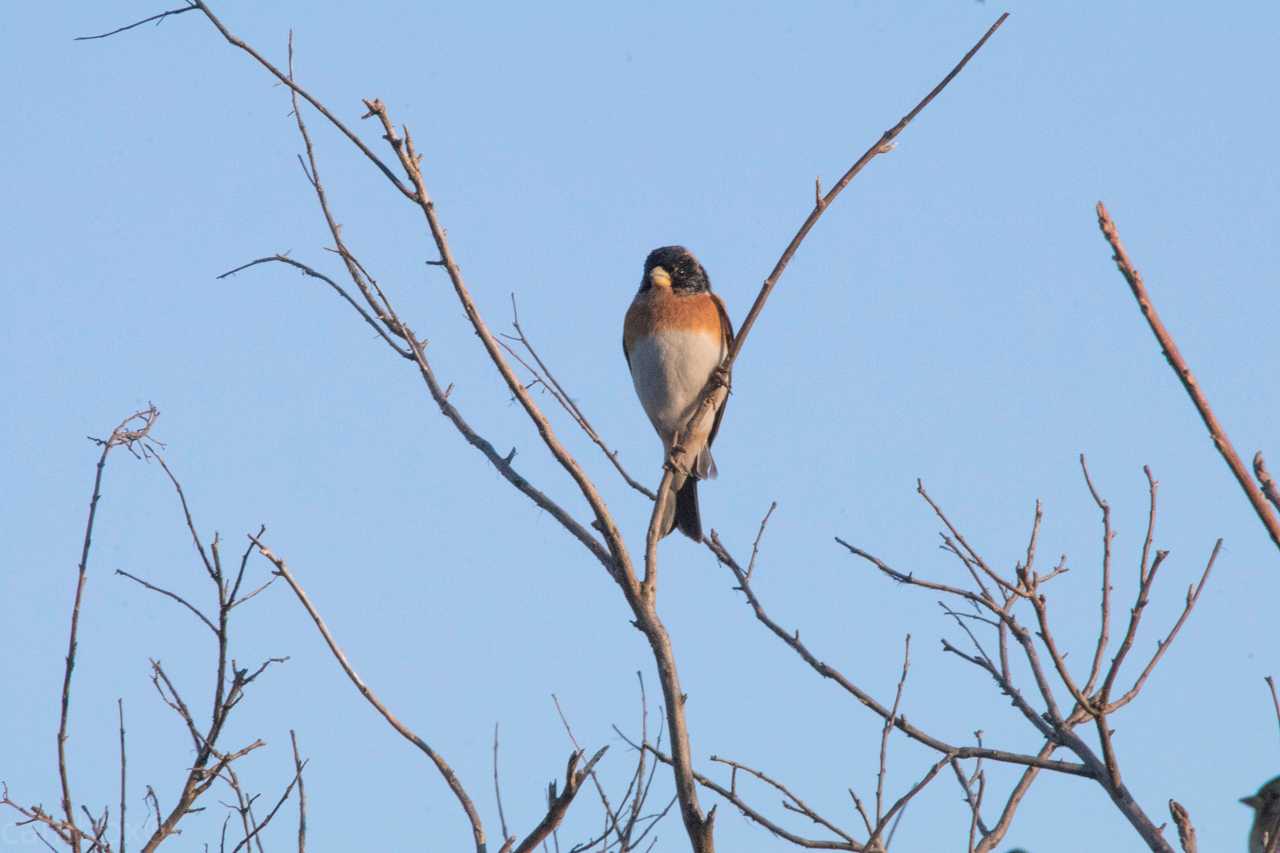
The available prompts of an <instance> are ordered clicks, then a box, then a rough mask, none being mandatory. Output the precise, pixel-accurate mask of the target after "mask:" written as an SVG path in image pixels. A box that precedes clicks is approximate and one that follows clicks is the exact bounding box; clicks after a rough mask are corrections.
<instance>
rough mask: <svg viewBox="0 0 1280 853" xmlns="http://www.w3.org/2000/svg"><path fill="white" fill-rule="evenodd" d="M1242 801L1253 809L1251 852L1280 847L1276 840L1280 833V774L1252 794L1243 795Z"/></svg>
mask: <svg viewBox="0 0 1280 853" xmlns="http://www.w3.org/2000/svg"><path fill="white" fill-rule="evenodd" d="M1240 802H1242V803H1244V804H1245V805H1246V806H1248V807H1249V808H1251V809H1253V811H1254V815H1253V828H1252V829H1250V830H1249V853H1264V851H1272V850H1278V849H1280V844H1277V843H1276V841H1275V838H1276V835H1277V833H1280V776H1277V777H1276V778H1274V779H1272V780H1271V781H1270V782H1268V783H1267V784H1265V785H1263V786H1262V787H1261V788H1259V789H1258V793H1256V794H1253V795H1252V796H1248V797H1242V798H1241V799H1240Z"/></svg>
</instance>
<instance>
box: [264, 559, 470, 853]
mask: <svg viewBox="0 0 1280 853" xmlns="http://www.w3.org/2000/svg"><path fill="white" fill-rule="evenodd" d="M249 539H250V541H252V542H253V544H254V545H255V546H257V548H258V552H259V553H260V554H262V556H264V557H266V558H267V559H268V560H269V561H270V562H271V564H272V565H273V566H275V570H276V573H277V574H279V575H280V576H281V577H283V578H284V580H285V583H287V584H289V588H290V589H292V590H293V592H294V595H296V596H297V597H298V601H299V602H300V603H301V604H302V606H303V608H304V609H305V610H306V611H307V615H309V616H310V617H311V621H313V622H315V625H316V628H317V629H319V631H320V636H321V637H323V638H324V641H325V644H326V645H327V646H328V647H329V651H330V652H332V653H333V656H334V658H335V659H336V660H337V661H338V665H339V666H341V667H342V671H343V672H345V673H346V674H347V677H348V678H349V679H351V683H352V684H354V685H355V686H356V690H358V691H360V695H361V696H363V697H364V698H365V699H366V700H367V701H368V702H369V704H370V705H372V706H373V708H374V710H376V711H377V712H378V713H379V714H381V715H382V718H383V719H384V720H386V721H387V723H388V724H389V725H390V726H391V728H393V729H395V731H396V733H397V734H399V735H400V736H401V737H403V738H404V739H405V740H407V741H409V743H411V744H413V745H414V746H416V747H417V748H418V749H419V750H421V751H422V753H423V754H424V755H426V756H427V758H429V759H430V760H431V762H432V763H433V764H435V766H436V769H437V770H438V771H439V772H440V775H441V776H442V777H443V778H444V781H445V784H446V785H448V786H449V789H450V790H451V791H452V792H453V795H454V797H456V798H457V800H458V804H459V805H461V806H462V810H463V811H464V812H465V813H466V816H467V820H468V822H470V824H471V834H472V837H473V839H474V840H475V845H476V853H484V851H485V837H484V827H483V826H482V824H481V823H480V815H479V813H478V812H477V811H476V807H475V805H474V804H473V803H472V802H471V797H469V796H468V795H467V792H466V790H465V789H464V788H463V787H462V783H461V782H460V781H459V780H458V777H457V774H455V773H454V772H453V768H452V767H450V766H449V763H448V762H447V761H445V760H444V757H443V756H441V755H440V754H439V753H438V752H436V751H435V750H434V749H432V748H431V746H430V745H429V744H428V743H427V742H426V741H425V740H423V739H422V738H420V737H418V735H417V734H415V733H414V732H413V730H412V729H410V728H409V727H408V726H406V725H405V724H404V723H402V722H400V720H398V719H397V718H396V716H395V715H394V714H392V713H391V710H390V709H389V708H387V706H386V705H384V704H382V701H381V700H380V699H378V696H377V694H375V693H374V692H373V690H372V689H370V687H369V685H367V684H365V682H364V679H362V678H361V677H360V675H359V674H358V673H357V672H356V671H355V669H354V668H353V667H352V666H351V663H350V662H349V661H348V660H347V656H346V655H345V654H343V651H342V649H341V648H340V647H339V646H338V642H337V640H335V639H334V638H333V635H332V634H331V633H329V627H328V626H327V625H326V624H325V623H324V619H322V618H321V617H320V613H319V612H318V611H317V610H316V608H315V605H313V604H312V603H311V599H310V598H309V597H308V596H307V593H306V590H304V589H303V588H302V585H301V584H299V583H298V581H297V579H296V578H295V577H294V576H293V573H292V572H291V571H289V567H288V565H286V564H285V561H284V560H283V559H282V558H280V557H277V556H276V555H275V553H273V552H272V551H271V549H269V548H268V547H267V546H266V545H263V544H262V542H261V540H259V539H258V538H257V537H255V536H252V535H250V537H249Z"/></svg>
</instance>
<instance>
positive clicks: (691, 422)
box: [645, 12, 1009, 584]
mask: <svg viewBox="0 0 1280 853" xmlns="http://www.w3.org/2000/svg"><path fill="white" fill-rule="evenodd" d="M1008 17H1009V13H1008V12H1005V13H1004V14H1002V15H1001V16H1000V17H999V18H997V19H996V22H995V23H994V24H992V25H991V27H990V28H989V29H988V30H987V31H986V33H984V34H983V36H982V38H980V39H978V41H977V43H976V44H974V46H973V47H971V48H969V52H968V53H966V54H965V55H964V57H962V58H961V60H960V61H959V62H957V63H956V65H955V67H953V68H952V69H951V71H950V72H949V73H948V74H947V76H946V77H943V78H942V81H941V82H939V83H938V85H936V86H934V87H933V89H932V90H931V91H930V92H929V94H927V95H925V96H924V98H922V99H921V100H920V102H919V103H917V104H916V105H915V106H914V107H912V108H911V110H910V111H909V112H908V113H907V114H906V115H904V116H903V117H902V118H901V119H899V120H898V123H897V124H895V125H894V126H893V127H891V128H889V129H888V130H886V131H885V132H884V133H883V134H881V136H880V138H879V139H878V140H876V141H875V142H874V143H873V144H872V145H871V147H870V148H868V149H867V150H866V151H865V152H864V153H863V155H862V156H861V157H859V158H858V159H857V161H855V162H854V164H853V165H852V166H850V167H849V169H848V171H846V172H845V173H844V175H842V176H841V177H840V180H838V181H836V183H835V185H834V186H832V187H831V189H830V190H828V191H827V193H826V195H822V196H817V197H815V199H814V206H813V210H811V211H810V212H809V215H808V216H806V217H805V219H804V222H802V223H801V224H800V228H799V230H797V231H796V233H795V236H794V237H792V238H791V242H790V243H788V244H787V247H786V248H785V249H783V251H782V255H781V256H780V257H779V258H778V260H777V262H776V263H775V264H774V265H773V270H772V271H771V272H770V273H769V275H768V277H767V278H765V280H764V283H763V284H762V285H761V286H760V292H759V293H758V294H757V295H756V298H755V301H754V302H753V303H752V304H751V309H750V310H749V311H748V312H747V316H746V319H744V320H743V321H742V325H741V326H739V327H738V331H737V334H736V335H735V337H734V339H733V343H732V344H731V345H730V347H729V352H728V354H727V355H726V356H725V359H724V362H723V363H722V364H721V366H720V369H719V370H718V371H716V373H714V374H713V375H712V376H711V378H710V379H709V380H708V381H707V385H706V387H705V388H704V389H703V390H702V395H701V398H700V402H699V403H698V405H697V407H696V408H695V409H694V411H693V414H692V415H690V417H689V419H688V420H687V421H686V423H685V427H684V429H682V430H681V431H680V434H681V435H687V436H695V435H709V431H708V430H707V429H704V425H708V424H709V422H710V419H711V418H712V417H713V413H714V411H715V410H716V408H717V407H718V406H719V404H720V402H721V401H722V400H723V399H724V397H725V395H726V394H727V393H728V389H729V377H730V374H731V372H732V370H733V365H734V362H735V361H737V359H738V356H739V355H740V354H741V353H742V348H743V346H744V345H745V344H746V342H747V336H748V335H749V334H751V329H752V327H754V326H755V322H756V318H758V317H759V316H760V312H761V311H763V310H764V305H765V302H767V301H768V299H769V295H770V294H771V293H772V292H773V289H774V287H775V286H776V285H777V283H778V280H779V279H780V278H781V277H782V273H783V271H785V270H786V268H787V265H788V264H789V263H791V259H792V258H793V257H794V256H795V254H796V252H797V251H798V250H799V249H800V244H801V243H803V242H804V239H805V238H806V237H807V236H809V232H810V231H812V230H813V227H814V226H815V225H816V224H817V223H818V220H819V219H821V218H822V214H823V213H825V212H826V210H827V208H828V207H830V206H831V204H832V202H834V201H835V200H836V198H837V197H838V196H839V195H840V193H842V192H844V188H845V187H847V186H848V185H849V183H850V182H851V181H852V180H853V179H854V178H855V177H857V175H858V173H859V172H861V171H862V170H863V168H864V167H866V165H867V164H868V163H870V162H871V161H872V160H874V159H875V158H876V157H877V156H879V155H880V154H885V153H887V152H889V151H891V150H893V145H894V140H895V139H897V138H898V135H899V134H901V133H902V131H903V130H905V129H906V127H907V125H909V124H910V123H911V122H912V121H913V120H914V119H915V117H916V116H918V115H919V114H920V113H921V112H922V111H923V110H924V108H925V107H927V106H929V104H930V103H932V102H933V99H934V98H936V97H938V95H940V94H941V93H942V90H943V89H945V88H946V87H947V85H948V84H950V83H951V81H952V80H954V79H955V78H956V75H958V74H959V73H960V72H961V71H963V70H964V67H965V66H966V65H968V64H969V60H971V59H973V57H974V55H975V54H977V52H978V51H979V50H981V49H982V46H983V45H984V44H986V43H987V40H988V39H989V38H991V36H993V35H994V34H995V32H996V30H998V29H999V28H1000V25H1001V24H1003V23H1004V22H1005V19H1006V18H1008ZM677 451H683V452H673V453H672V455H671V459H670V462H669V464H668V467H667V470H666V472H665V473H664V475H663V478H662V483H661V485H660V486H659V488H658V499H657V501H655V506H654V512H653V518H652V519H651V520H650V523H649V536H650V539H653V538H654V533H655V531H656V530H657V527H658V524H659V522H660V520H661V518H662V513H663V511H664V510H665V507H666V506H667V504H668V503H669V501H671V500H672V499H673V497H672V495H673V492H674V488H675V486H676V485H677V483H676V478H675V476H674V475H675V471H691V470H693V464H694V460H696V459H697V458H698V454H699V453H700V452H701V451H702V446H701V444H700V443H699V442H696V441H690V442H688V443H687V444H685V445H683V446H682V447H679V448H677ZM673 468H674V470H672V469H673ZM649 550H650V551H652V549H649ZM645 571H646V584H648V574H649V572H650V567H649V565H648V564H647V563H646V567H645Z"/></svg>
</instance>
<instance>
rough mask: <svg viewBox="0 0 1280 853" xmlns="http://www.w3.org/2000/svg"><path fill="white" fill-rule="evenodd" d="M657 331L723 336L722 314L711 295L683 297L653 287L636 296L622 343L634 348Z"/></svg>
mask: <svg viewBox="0 0 1280 853" xmlns="http://www.w3.org/2000/svg"><path fill="white" fill-rule="evenodd" d="M658 329H664V330H667V331H676V330H680V331H691V332H692V331H697V332H704V333H707V334H712V335H724V334H725V329H724V327H723V324H722V322H721V318H720V311H719V309H718V308H717V307H716V303H715V297H713V296H712V295H711V294H710V293H692V294H688V295H681V294H678V293H676V292H675V291H673V290H671V288H668V287H651V288H649V289H648V290H647V291H644V292H643V293H640V294H639V295H637V296H636V299H635V301H634V302H632V303H631V307H630V308H629V309H628V310H627V317H626V320H625V321H624V323H623V328H622V341H623V344H624V346H625V347H626V348H627V351H628V352H630V350H631V346H632V344H633V343H634V342H635V341H637V340H639V339H640V338H643V337H647V336H649V335H651V334H653V333H654V331H656V330H658Z"/></svg>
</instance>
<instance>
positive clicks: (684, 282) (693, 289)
mask: <svg viewBox="0 0 1280 853" xmlns="http://www.w3.org/2000/svg"><path fill="white" fill-rule="evenodd" d="M650 287H670V288H671V289H672V290H674V291H676V292H677V293H702V292H705V291H708V290H710V289H711V281H710V279H708V278H707V271H706V270H704V269H703V268H702V264H700V263H698V259H697V258H695V257H694V256H693V252H690V251H689V250H688V249H686V248H685V247H684V246H663V247H662V248H660V249H654V250H653V251H652V252H650V253H649V257H647V258H645V261H644V279H643V280H642V281H641V282H640V289H641V290H648V289H649V288H650Z"/></svg>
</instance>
